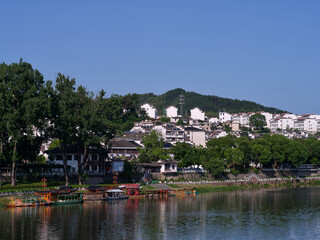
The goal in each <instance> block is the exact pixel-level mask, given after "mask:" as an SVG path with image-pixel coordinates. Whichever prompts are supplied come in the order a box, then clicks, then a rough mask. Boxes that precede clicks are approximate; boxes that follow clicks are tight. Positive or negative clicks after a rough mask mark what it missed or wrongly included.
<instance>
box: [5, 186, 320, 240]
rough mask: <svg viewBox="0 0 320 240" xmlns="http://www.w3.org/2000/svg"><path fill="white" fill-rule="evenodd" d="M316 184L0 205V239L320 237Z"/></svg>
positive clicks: (318, 199)
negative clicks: (110, 200)
mask: <svg viewBox="0 0 320 240" xmlns="http://www.w3.org/2000/svg"><path fill="white" fill-rule="evenodd" d="M319 213H320V188H318V187H315V188H296V189H286V190H252V191H236V192H222V193H208V194H200V195H198V196H196V197H186V198H171V199H168V200H147V199H142V200H141V199H140V200H138V199H135V200H127V201H119V202H114V203H84V204H82V205H80V204H79V205H70V206H51V207H38V208H37V207H32V208H12V209H0V239H176V240H178V239H265V240H266V239H320V217H319V216H320V215H319Z"/></svg>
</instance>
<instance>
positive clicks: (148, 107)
mask: <svg viewBox="0 0 320 240" xmlns="http://www.w3.org/2000/svg"><path fill="white" fill-rule="evenodd" d="M141 110H144V111H146V114H147V115H148V116H149V117H150V118H158V112H157V109H155V108H154V107H153V106H151V105H150V104H149V103H146V104H143V105H142V106H141Z"/></svg>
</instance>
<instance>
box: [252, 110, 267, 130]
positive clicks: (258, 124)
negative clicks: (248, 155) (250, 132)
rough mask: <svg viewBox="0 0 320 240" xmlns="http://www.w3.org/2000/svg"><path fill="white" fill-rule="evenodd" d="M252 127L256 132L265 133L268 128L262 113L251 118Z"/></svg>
mask: <svg viewBox="0 0 320 240" xmlns="http://www.w3.org/2000/svg"><path fill="white" fill-rule="evenodd" d="M249 122H250V126H251V127H252V128H253V129H254V130H256V131H263V129H264V127H265V126H267V122H266V117H265V116H264V115H262V114H260V113H256V114H253V115H252V116H250V118H249Z"/></svg>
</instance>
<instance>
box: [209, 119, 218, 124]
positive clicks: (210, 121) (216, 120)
mask: <svg viewBox="0 0 320 240" xmlns="http://www.w3.org/2000/svg"><path fill="white" fill-rule="evenodd" d="M218 122H219V118H210V119H209V123H210V124H213V123H218Z"/></svg>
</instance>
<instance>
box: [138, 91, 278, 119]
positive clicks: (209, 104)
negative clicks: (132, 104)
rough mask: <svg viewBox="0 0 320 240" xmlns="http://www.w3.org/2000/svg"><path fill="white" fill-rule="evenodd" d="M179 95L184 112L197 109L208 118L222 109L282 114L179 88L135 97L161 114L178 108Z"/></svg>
mask: <svg viewBox="0 0 320 240" xmlns="http://www.w3.org/2000/svg"><path fill="white" fill-rule="evenodd" d="M181 93H183V94H184V97H185V104H184V110H185V111H186V112H190V109H193V108H195V107H198V108H200V109H202V110H203V111H205V112H206V113H209V115H210V117H214V116H217V115H218V113H219V109H224V110H225V111H227V112H230V113H237V112H257V111H266V112H271V113H281V112H283V111H281V110H279V109H276V108H270V107H264V106H262V105H260V104H257V103H254V102H250V101H245V100H238V99H229V98H222V97H218V96H208V95H201V94H198V93H195V92H187V91H185V90H183V89H180V88H177V89H173V90H170V91H168V92H166V93H164V94H162V95H155V94H153V93H147V94H140V95H137V96H138V101H139V104H140V105H142V104H144V103H149V104H151V105H153V106H154V107H155V108H157V110H158V112H163V111H164V110H165V108H167V107H169V106H175V107H179V95H180V94H181Z"/></svg>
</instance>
